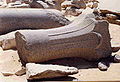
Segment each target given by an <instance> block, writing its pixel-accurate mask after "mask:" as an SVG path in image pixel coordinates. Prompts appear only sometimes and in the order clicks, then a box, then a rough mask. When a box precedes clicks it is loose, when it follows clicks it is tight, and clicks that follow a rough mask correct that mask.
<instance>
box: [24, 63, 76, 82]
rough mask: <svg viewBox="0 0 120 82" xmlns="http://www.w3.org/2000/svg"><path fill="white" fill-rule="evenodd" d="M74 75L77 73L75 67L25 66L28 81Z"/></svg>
mask: <svg viewBox="0 0 120 82" xmlns="http://www.w3.org/2000/svg"><path fill="white" fill-rule="evenodd" d="M76 73H78V69H77V68H75V67H68V66H60V65H51V64H45V65H44V64H35V63H27V64H26V77H27V79H29V80H33V79H43V78H44V79H45V78H54V77H62V76H68V75H73V74H76Z"/></svg>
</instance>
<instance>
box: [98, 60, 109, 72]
mask: <svg viewBox="0 0 120 82" xmlns="http://www.w3.org/2000/svg"><path fill="white" fill-rule="evenodd" d="M98 68H99V69H100V70H101V71H106V70H107V69H108V66H107V65H106V63H105V62H99V63H98Z"/></svg>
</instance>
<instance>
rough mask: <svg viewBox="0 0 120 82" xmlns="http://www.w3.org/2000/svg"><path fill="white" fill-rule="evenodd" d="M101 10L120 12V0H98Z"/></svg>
mask: <svg viewBox="0 0 120 82" xmlns="http://www.w3.org/2000/svg"><path fill="white" fill-rule="evenodd" d="M98 1H99V2H100V3H99V8H100V9H107V10H112V11H118V12H120V0H98Z"/></svg>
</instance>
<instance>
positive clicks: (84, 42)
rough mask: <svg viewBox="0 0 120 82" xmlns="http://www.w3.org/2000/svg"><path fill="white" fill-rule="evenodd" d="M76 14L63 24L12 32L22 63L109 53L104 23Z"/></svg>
mask: <svg viewBox="0 0 120 82" xmlns="http://www.w3.org/2000/svg"><path fill="white" fill-rule="evenodd" d="M80 16H82V17H83V18H82V17H81V18H79V17H80ZM80 16H79V17H78V19H76V20H75V21H74V22H73V23H71V24H69V25H66V26H64V27H60V28H56V29H47V30H31V31H26V32H25V31H24V32H22V31H18V32H16V34H15V35H16V44H17V49H18V53H19V57H20V59H21V61H22V63H27V62H43V61H48V60H52V59H57V58H65V57H81V58H84V59H87V60H97V59H99V58H104V57H107V56H109V55H111V52H112V49H111V44H110V35H109V30H108V22H106V21H95V20H93V18H90V16H85V15H80ZM91 16H92V15H91ZM84 17H85V18H84ZM76 21H77V22H76ZM34 36H36V37H34ZM31 37H33V38H31Z"/></svg>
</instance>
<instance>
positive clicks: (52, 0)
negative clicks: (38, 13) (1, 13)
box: [0, 0, 99, 16]
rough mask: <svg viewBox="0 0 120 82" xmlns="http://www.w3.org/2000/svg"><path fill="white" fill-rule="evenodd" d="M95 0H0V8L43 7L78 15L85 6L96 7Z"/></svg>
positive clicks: (96, 2)
mask: <svg viewBox="0 0 120 82" xmlns="http://www.w3.org/2000/svg"><path fill="white" fill-rule="evenodd" d="M98 3H99V2H98V1H96V0H1V1H0V7H1V8H43V9H57V10H64V11H65V15H73V16H78V15H79V14H81V13H82V10H83V9H85V8H86V7H90V8H97V7H98Z"/></svg>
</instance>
